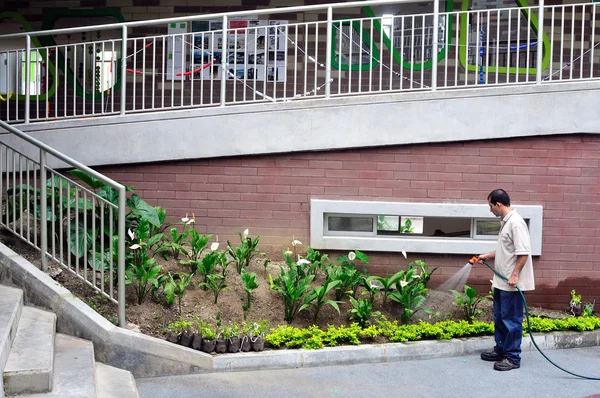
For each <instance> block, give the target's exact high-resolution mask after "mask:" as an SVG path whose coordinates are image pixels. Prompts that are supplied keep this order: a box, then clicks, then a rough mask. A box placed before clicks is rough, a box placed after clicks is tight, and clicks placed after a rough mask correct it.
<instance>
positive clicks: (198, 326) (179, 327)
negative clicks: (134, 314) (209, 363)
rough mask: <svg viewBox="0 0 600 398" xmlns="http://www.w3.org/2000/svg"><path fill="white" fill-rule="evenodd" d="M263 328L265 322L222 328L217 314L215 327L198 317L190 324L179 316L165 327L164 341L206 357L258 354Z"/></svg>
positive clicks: (232, 324) (260, 349) (265, 328)
mask: <svg viewBox="0 0 600 398" xmlns="http://www.w3.org/2000/svg"><path fill="white" fill-rule="evenodd" d="M267 329H268V324H267V321H265V320H261V321H256V322H248V321H243V322H242V324H241V325H238V324H237V323H230V324H228V325H226V326H222V325H221V320H220V313H217V323H216V326H215V325H212V324H210V323H208V322H205V321H203V320H201V319H199V318H198V317H194V320H193V321H188V320H185V319H184V318H183V317H181V318H179V320H177V321H176V322H172V323H170V324H169V325H168V326H167V341H169V342H171V343H175V344H179V345H182V346H184V347H189V348H192V349H195V350H200V351H203V352H206V353H209V354H210V353H213V352H214V353H217V354H223V353H235V352H238V351H242V352H248V351H250V350H252V351H262V350H263V349H264V347H265V341H264V335H265V332H266V331H267Z"/></svg>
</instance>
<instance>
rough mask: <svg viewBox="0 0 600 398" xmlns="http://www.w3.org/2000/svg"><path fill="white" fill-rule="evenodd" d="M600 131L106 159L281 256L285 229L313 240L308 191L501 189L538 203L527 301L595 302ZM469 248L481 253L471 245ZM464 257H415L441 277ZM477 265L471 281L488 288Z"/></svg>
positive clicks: (463, 197) (479, 192) (454, 198)
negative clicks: (538, 250)
mask: <svg viewBox="0 0 600 398" xmlns="http://www.w3.org/2000/svg"><path fill="white" fill-rule="evenodd" d="M599 162H600V136H597V135H584V134H580V135H568V136H567V135H563V136H561V135H556V136H549V137H532V138H519V139H500V140H489V141H474V142H464V143H443V144H426V145H406V146H394V147H384V148H372V149H355V150H344V151H322V152H302V153H290V154H283V155H264V156H245V157H229V158H218V159H206V160H192V161H181V162H171V163H160V164H145V165H131V166H118V167H117V166H115V167H107V168H103V169H101V170H100V171H101V172H104V173H107V174H108V175H109V176H111V177H113V178H115V179H116V180H118V181H121V182H123V183H126V184H133V185H135V191H136V192H137V193H139V194H140V195H141V196H142V197H143V198H145V199H146V200H147V201H148V202H149V203H151V204H153V205H160V206H162V207H165V208H166V209H167V210H168V214H169V215H170V216H173V217H176V218H179V217H181V216H183V215H185V213H190V214H191V213H194V214H195V216H196V220H197V225H198V228H199V231H201V232H204V233H213V234H218V235H219V239H220V241H224V240H225V239H227V238H232V237H233V236H234V235H233V234H234V230H243V229H245V228H249V229H250V233H251V235H260V236H261V241H260V242H261V247H262V248H263V249H267V251H268V252H269V253H270V254H271V255H272V256H273V257H274V258H279V257H280V253H281V250H282V249H285V248H286V247H288V246H290V245H289V242H290V240H291V237H292V235H293V236H295V237H296V238H298V239H300V240H301V241H303V242H304V243H305V244H308V243H309V211H310V209H309V203H310V199H311V198H320V199H346V200H350V199H360V200H386V201H413V202H451V203H485V201H486V197H487V194H488V193H489V192H490V191H491V190H492V189H494V188H498V187H501V188H504V189H505V190H507V191H508V192H509V194H510V195H511V198H512V200H513V202H514V203H516V204H538V205H542V206H543V207H544V220H543V225H544V230H543V247H542V251H543V255H542V256H541V257H537V258H534V267H535V276H536V283H537V290H536V292H535V293H532V294H530V295H529V301H530V302H531V303H532V304H544V305H547V306H553V307H558V308H564V307H565V306H567V305H568V302H569V291H570V290H571V289H573V288H575V289H577V291H578V292H580V293H582V294H583V299H584V301H592V300H593V299H597V301H599V302H600V283H599V282H600V281H599V280H598V279H599V276H598V275H599V272H600V265H599V264H598V263H597V260H598V258H599V257H600V240H599V237H600V226H599V225H598V220H599V219H600V196H599V195H598V194H599V193H600V187H599V185H598V179H599V177H600V167H599ZM368 254H369V256H370V258H371V259H372V261H371V266H370V271H371V273H376V274H384V273H385V272H395V271H397V270H399V269H400V268H401V267H403V266H404V264H405V260H404V259H403V258H402V256H401V255H398V254H388V253H368ZM475 254H477V253H475ZM467 257H468V256H458V255H443V256H442V255H423V254H419V253H414V254H412V253H409V260H415V259H418V258H423V259H425V261H427V262H428V263H429V264H430V265H431V266H432V267H433V266H441V267H442V268H441V269H440V270H439V271H437V272H436V274H434V278H433V282H434V284H439V283H441V282H443V281H445V280H446V279H448V278H449V277H450V276H452V275H453V274H455V273H456V272H457V271H458V270H459V269H460V268H461V267H462V266H463V265H464V264H465V262H466V260H467ZM491 276H492V275H491V272H490V271H489V270H487V269H486V268H484V267H476V268H475V269H474V270H473V271H472V273H471V276H470V278H469V281H468V283H469V284H472V285H475V286H478V287H479V290H480V291H481V292H487V290H488V289H489V282H488V280H489V279H490V278H491Z"/></svg>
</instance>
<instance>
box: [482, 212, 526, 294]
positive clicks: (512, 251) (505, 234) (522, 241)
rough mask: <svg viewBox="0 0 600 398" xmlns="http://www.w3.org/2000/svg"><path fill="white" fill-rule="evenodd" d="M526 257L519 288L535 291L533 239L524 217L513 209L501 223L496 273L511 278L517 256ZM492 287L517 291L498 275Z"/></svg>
mask: <svg viewBox="0 0 600 398" xmlns="http://www.w3.org/2000/svg"><path fill="white" fill-rule="evenodd" d="M521 255H526V256H527V261H526V262H525V266H524V267H523V269H522V270H521V274H520V275H519V282H518V283H517V286H518V287H519V289H521V290H523V291H525V290H534V289H535V282H534V279H533V261H532V260H531V239H530V237H529V230H528V229H527V224H526V223H525V220H523V217H521V216H520V215H519V214H518V213H517V211H516V210H515V209H512V210H511V211H510V212H509V213H508V214H507V215H506V216H504V218H503V219H502V222H501V223H500V233H499V234H498V247H497V248H496V261H495V266H496V271H498V272H499V273H501V274H502V275H505V276H506V277H507V278H510V276H511V274H512V272H513V270H514V269H515V265H516V264H517V256H521ZM492 286H493V287H494V288H496V289H500V290H506V291H516V290H517V289H515V288H514V287H512V286H510V285H509V284H508V283H507V282H506V281H504V280H503V279H502V278H500V277H499V276H497V275H494V280H493V281H492Z"/></svg>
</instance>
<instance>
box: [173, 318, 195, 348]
mask: <svg viewBox="0 0 600 398" xmlns="http://www.w3.org/2000/svg"><path fill="white" fill-rule="evenodd" d="M167 329H168V330H169V334H168V335H167V341H169V342H171V343H175V344H177V343H179V344H181V345H182V346H185V347H190V346H191V343H192V338H193V333H192V332H191V329H192V322H189V321H186V320H185V319H184V318H183V317H181V318H179V320H177V321H175V322H172V323H170V324H169V326H167Z"/></svg>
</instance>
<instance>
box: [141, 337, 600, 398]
mask: <svg viewBox="0 0 600 398" xmlns="http://www.w3.org/2000/svg"><path fill="white" fill-rule="evenodd" d="M546 354H547V355H548V356H549V357H550V359H552V360H553V361H554V362H556V363H557V364H558V365H560V366H562V367H564V368H567V369H568V370H570V371H572V372H575V373H581V374H584V375H585V376H591V377H598V378H600V347H593V348H575V349H566V350H550V351H548V352H547V353H546ZM522 361H523V362H522V364H521V368H520V369H516V370H511V371H508V372H498V371H495V370H493V369H492V365H493V363H491V362H484V361H482V360H481V359H479V356H478V355H472V356H466V357H458V358H442V359H431V360H421V361H407V362H397V363H387V364H368V365H352V366H331V367H318V368H302V369H285V370H265V371H251V372H237V373H218V374H204V375H191V376H171V377H161V378H148V379H138V380H137V383H138V388H139V392H140V397H141V398H158V397H210V398H219V397H260V398H271V397H278V398H279V397H411V398H412V397H461V398H467V397H477V398H485V397H510V396H516V397H519V398H525V397H531V398H538V397H553V398H560V397H569V398H571V397H573V398H576V397H581V398H583V397H589V396H591V395H595V394H600V380H583V379H579V378H576V377H574V376H571V375H569V374H567V373H564V372H562V371H560V370H558V369H557V368H555V367H554V366H552V365H551V364H550V363H548V362H547V361H546V360H545V359H544V358H543V357H542V356H541V355H540V354H539V353H538V352H537V351H535V352H527V353H525V354H523V359H522ZM597 397H598V398H600V395H598V396H597Z"/></svg>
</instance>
